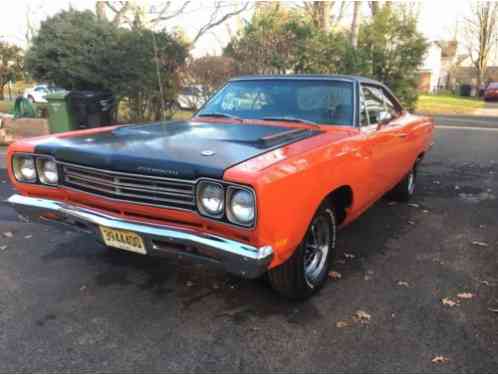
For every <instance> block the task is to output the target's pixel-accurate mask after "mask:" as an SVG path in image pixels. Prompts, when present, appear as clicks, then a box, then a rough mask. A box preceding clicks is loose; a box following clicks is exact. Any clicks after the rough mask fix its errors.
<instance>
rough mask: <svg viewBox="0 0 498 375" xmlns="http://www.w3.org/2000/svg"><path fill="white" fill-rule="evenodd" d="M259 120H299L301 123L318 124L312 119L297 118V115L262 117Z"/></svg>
mask: <svg viewBox="0 0 498 375" xmlns="http://www.w3.org/2000/svg"><path fill="white" fill-rule="evenodd" d="M261 120H265V121H289V122H300V123H303V124H308V125H313V126H319V125H318V124H317V123H316V122H313V121H310V120H305V119H302V118H298V117H291V116H280V117H278V116H275V117H263V118H262V119H261Z"/></svg>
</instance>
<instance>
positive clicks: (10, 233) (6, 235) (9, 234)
mask: <svg viewBox="0 0 498 375" xmlns="http://www.w3.org/2000/svg"><path fill="white" fill-rule="evenodd" d="M3 235H4V236H5V237H7V238H12V237H14V233H12V232H4V233H3Z"/></svg>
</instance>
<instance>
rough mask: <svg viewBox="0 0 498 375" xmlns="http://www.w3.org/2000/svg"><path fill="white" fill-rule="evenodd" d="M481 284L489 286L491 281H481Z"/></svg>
mask: <svg viewBox="0 0 498 375" xmlns="http://www.w3.org/2000/svg"><path fill="white" fill-rule="evenodd" d="M481 284H483V285H486V286H489V281H488V280H481Z"/></svg>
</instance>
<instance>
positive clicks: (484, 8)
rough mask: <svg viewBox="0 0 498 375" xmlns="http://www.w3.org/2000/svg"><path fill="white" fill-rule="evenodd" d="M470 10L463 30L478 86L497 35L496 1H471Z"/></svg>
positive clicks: (497, 16)
mask: <svg viewBox="0 0 498 375" xmlns="http://www.w3.org/2000/svg"><path fill="white" fill-rule="evenodd" d="M471 10H472V14H471V16H469V17H467V18H465V21H464V22H465V25H464V32H465V40H466V42H467V44H466V47H467V53H468V56H469V58H470V60H471V61H472V65H474V68H475V69H476V78H477V85H478V87H480V86H481V84H482V83H483V82H484V80H485V76H486V70H487V67H488V64H489V60H490V57H491V53H492V50H493V48H495V42H496V39H497V37H498V19H497V18H498V3H495V2H487V1H478V2H472V3H471Z"/></svg>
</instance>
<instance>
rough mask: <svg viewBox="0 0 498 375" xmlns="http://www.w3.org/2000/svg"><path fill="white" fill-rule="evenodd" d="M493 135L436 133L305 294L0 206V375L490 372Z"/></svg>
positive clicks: (349, 232) (495, 207) (496, 181)
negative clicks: (407, 194)
mask: <svg viewBox="0 0 498 375" xmlns="http://www.w3.org/2000/svg"><path fill="white" fill-rule="evenodd" d="M497 144H498V132H496V131H492V130H465V129H452V128H440V129H438V130H437V131H436V146H435V148H434V149H433V152H432V153H431V154H430V156H429V157H428V158H427V159H426V160H425V162H424V163H423V166H422V169H421V171H420V175H419V191H418V194H417V196H416V199H415V200H414V202H415V203H417V205H416V206H408V205H406V204H398V205H391V204H389V202H387V201H381V202H379V203H378V204H376V205H375V206H374V207H372V208H371V209H370V210H369V211H368V212H367V213H366V214H365V215H364V216H363V217H362V218H361V219H359V220H358V221H357V222H355V223H354V224H353V225H351V226H350V227H348V228H347V229H345V230H344V231H342V232H341V233H340V240H339V248H340V249H342V251H343V252H347V253H348V254H349V253H351V254H354V256H355V258H354V259H350V258H349V257H348V258H347V259H346V258H344V256H343V255H342V253H341V255H340V256H339V259H340V261H341V263H339V264H338V265H337V267H336V270H337V271H338V272H340V273H341V274H342V278H341V279H340V280H337V281H331V282H330V283H328V285H326V287H325V288H324V289H323V290H322V291H321V292H320V293H319V294H318V295H317V296H315V297H314V298H313V299H312V300H310V301H308V302H306V303H291V302H288V301H286V300H283V299H281V298H279V297H277V296H276V295H275V294H273V293H272V292H271V291H270V290H269V288H268V287H267V286H266V285H265V283H264V282H254V281H244V280H239V279H236V278H232V277H230V276H227V275H225V274H223V273H222V272H219V271H214V270H211V269H208V268H205V267H201V266H192V265H189V264H179V265H176V264H173V263H170V262H169V261H166V260H163V259H159V258H152V257H141V256H139V255H133V254H127V253H120V252H106V251H105V250H104V248H102V247H101V246H99V245H97V244H95V243H94V242H92V241H89V240H88V239H86V238H85V237H84V236H81V235H75V234H70V233H65V232H60V231H55V230H53V229H48V228H45V227H43V226H40V225H35V224H26V223H21V222H19V221H18V220H17V218H16V215H15V214H14V213H13V212H12V211H11V210H10V209H8V208H0V228H1V231H0V232H3V233H5V232H9V231H11V232H12V233H13V237H12V238H7V237H5V236H4V237H3V238H0V246H7V248H6V249H5V250H1V251H0V286H1V287H0V372H11V371H17V372H22V371H30V372H33V371H34V372H38V371H49V372H61V371H66V372H67V371H78V372H83V371H98V372H109V371H115V372H129V371H133V372H135V371H137V372H144V371H145V372H156V371H163V372H166V371H178V372H181V371H189V372H190V371H198V372H214V371H219V372H232V371H233V372H261V371H263V372H266V371H290V372H296V371H299V372H318V371H331V372H332V371H339V372H496V370H497V369H498V356H497V354H498V342H497V341H498V339H497V335H496V333H497V332H498V314H497V313H496V312H493V311H491V310H490V309H497V308H498V287H497V285H498V272H497V270H498V267H497V266H498V264H497V253H496V251H497V245H498V232H497V231H496V227H497V220H498V219H497V213H498V200H497V199H496V194H498V148H497V146H496V145H497ZM5 179H6V177H5V170H0V182H1V181H3V180H5ZM10 193H11V191H10V189H9V186H8V184H3V183H1V184H0V199H4V198H6V197H7V196H8V195H9V194H10ZM474 241H478V242H479V243H482V244H487V246H479V245H476V244H473V243H474ZM482 244H481V245H482ZM463 292H469V293H472V294H473V298H471V299H458V298H457V294H458V293H463ZM442 298H449V299H450V300H452V301H454V302H457V303H458V305H457V306H454V307H448V306H444V305H443V304H442V303H441V299H442ZM357 310H363V311H365V312H366V313H368V314H370V316H371V317H370V320H369V321H368V322H364V323H361V322H357V321H355V320H354V319H353V318H352V316H353V315H354V314H355V312H356V311H357ZM339 321H342V322H345V325H346V326H345V327H342V326H341V324H339V326H341V327H342V328H338V326H337V322H339ZM435 356H444V357H446V358H447V359H448V362H447V363H441V364H434V363H432V359H433V358H434V357H435Z"/></svg>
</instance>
